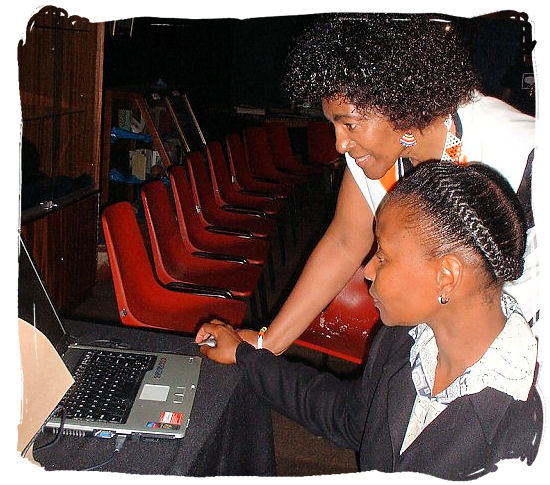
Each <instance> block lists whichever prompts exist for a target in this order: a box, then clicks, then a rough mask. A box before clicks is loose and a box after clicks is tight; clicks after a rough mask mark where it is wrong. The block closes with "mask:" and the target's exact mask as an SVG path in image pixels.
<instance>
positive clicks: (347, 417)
mask: <svg viewBox="0 0 550 485" xmlns="http://www.w3.org/2000/svg"><path fill="white" fill-rule="evenodd" d="M199 333H200V334H201V335H202V337H206V336H212V337H214V338H215V340H216V346H215V347H208V346H203V347H201V353H202V354H204V355H206V356H207V357H208V358H210V359H213V360H215V361H217V362H220V363H222V364H235V363H236V364H237V365H238V366H239V367H240V368H241V369H242V370H243V371H244V372H245V373H246V375H247V378H248V379H249V381H250V383H251V384H252V387H253V388H254V390H255V391H256V392H257V393H258V395H259V396H261V397H262V398H263V399H264V400H265V401H266V402H268V403H269V405H270V406H272V407H273V408H274V409H276V410H278V411H279V412H281V413H282V414H284V415H285V416H287V417H289V418H290V419H293V420H295V421H297V422H299V423H301V424H302V425H303V426H305V427H307V428H308V429H309V430H311V431H312V432H313V433H315V434H317V435H320V436H323V437H325V438H326V439H328V440H330V441H332V442H333V443H335V444H337V445H338V446H342V447H346V448H351V449H354V450H358V449H359V446H360V443H361V437H362V434H363V429H364V424H365V416H366V412H367V406H366V405H365V403H364V402H363V393H362V379H358V380H340V379H338V378H337V377H335V376H333V375H331V374H328V373H322V372H319V371H318V370H316V369H314V368H312V367H308V366H307V365H304V364H301V363H296V362H288V361H287V360H286V359H284V358H283V357H277V356H275V355H273V354H272V353H271V352H269V351H267V350H256V349H255V348H254V347H252V346H251V345H249V344H248V343H246V342H243V341H242V340H241V338H240V337H239V334H238V333H237V332H236V331H235V329H233V328H232V327H231V326H230V325H229V324H224V323H222V322H220V321H218V320H213V321H212V322H211V323H206V324H204V325H203V326H202V327H201V329H200V331H199ZM202 337H201V338H202Z"/></svg>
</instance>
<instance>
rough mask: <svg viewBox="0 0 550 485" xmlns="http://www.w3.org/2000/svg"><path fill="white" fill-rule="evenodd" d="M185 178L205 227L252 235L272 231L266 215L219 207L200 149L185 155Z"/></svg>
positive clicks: (260, 236) (273, 222)
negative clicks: (186, 173) (187, 176)
mask: <svg viewBox="0 0 550 485" xmlns="http://www.w3.org/2000/svg"><path fill="white" fill-rule="evenodd" d="M185 161H186V163H187V168H188V171H189V179H190V181H191V188H192V190H193V199H194V201H195V207H197V208H200V210H197V213H198V215H199V218H200V219H201V220H202V222H203V225H204V226H205V227H207V228H209V230H216V229H215V228H217V230H218V231H220V232H223V228H227V229H229V230H234V231H242V232H244V233H250V234H252V236H254V237H259V238H264V239H266V238H268V237H269V235H270V234H271V232H272V231H273V228H274V225H275V221H274V220H273V219H268V218H267V215H266V214H263V213H261V212H260V211H256V213H253V212H252V210H251V211H250V212H248V213H245V212H244V211H243V212H239V213H237V212H230V211H226V210H223V209H222V208H220V207H219V206H218V205H217V204H216V201H215V199H214V189H213V187H212V180H211V177H210V173H209V172H208V168H207V166H206V162H205V160H204V158H203V156H202V154H201V153H200V152H191V153H189V154H188V155H187V157H185Z"/></svg>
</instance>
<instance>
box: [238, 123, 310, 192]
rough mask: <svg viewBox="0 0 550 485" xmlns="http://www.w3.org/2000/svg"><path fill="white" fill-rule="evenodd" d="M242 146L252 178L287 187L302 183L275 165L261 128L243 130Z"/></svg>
mask: <svg viewBox="0 0 550 485" xmlns="http://www.w3.org/2000/svg"><path fill="white" fill-rule="evenodd" d="M243 145H244V149H245V154H246V160H247V161H248V166H249V167H250V172H251V173H252V175H253V177H255V178H257V179H260V180H266V181H275V182H278V183H282V184H285V185H288V186H293V185H295V184H298V183H302V182H303V181H304V178H303V177H301V176H298V175H293V174H291V173H288V172H282V171H281V170H279V169H278V168H277V166H276V164H275V160H274V158H273V153H272V151H271V147H270V145H269V140H268V138H267V132H266V130H265V128H264V127H263V126H248V127H246V128H245V129H244V130H243Z"/></svg>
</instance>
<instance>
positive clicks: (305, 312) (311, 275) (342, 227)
mask: <svg viewBox="0 0 550 485" xmlns="http://www.w3.org/2000/svg"><path fill="white" fill-rule="evenodd" d="M373 219H374V218H373V214H372V211H371V209H370V207H369V206H368V204H367V202H366V200H365V198H364V196H363V194H362V193H361V191H360V190H359V187H358V186H357V184H356V183H355V181H354V179H353V176H352V175H351V173H350V171H349V170H348V169H346V171H345V174H344V178H343V180H342V184H341V187H340V192H339V194H338V202H337V204H336V211H335V214H334V218H333V220H332V222H331V224H330V226H329V227H328V229H327V231H326V232H325V234H324V235H323V237H322V238H321V240H320V241H319V243H318V244H317V246H316V247H315V249H314V250H313V252H312V253H311V255H310V257H309V259H308V261H307V263H306V265H305V266H304V269H303V271H302V274H301V275H300V278H299V279H298V281H297V282H296V285H295V286H294V289H293V290H292V292H291V293H290V295H289V296H288V298H287V300H286V302H285V303H284V305H283V306H282V308H281V310H280V311H279V313H278V314H277V316H276V317H275V318H274V319H273V321H272V322H271V324H270V325H269V327H268V329H267V332H266V334H265V337H264V342H263V346H264V348H266V349H269V350H270V351H271V352H273V353H274V354H281V353H282V352H284V351H285V350H286V349H287V348H288V347H289V346H290V345H291V344H292V342H294V340H296V339H297V338H298V337H299V336H300V335H301V334H302V333H303V332H304V330H305V329H306V328H307V327H308V325H309V324H310V323H311V322H312V320H313V319H314V318H315V317H316V316H317V315H318V314H319V313H320V312H321V311H322V310H323V309H324V308H325V307H326V306H327V305H328V304H329V303H330V302H331V301H332V299H333V298H334V297H335V296H336V295H337V294H338V293H339V292H340V290H341V289H342V288H343V287H344V286H345V285H346V283H347V282H348V281H349V280H350V279H351V277H352V276H353V274H354V273H355V271H356V270H357V268H358V267H359V265H360V264H361V263H362V261H363V259H364V258H365V256H366V255H367V253H368V252H369V250H370V249H371V246H372V243H373V240H374V234H373ZM240 335H241V337H242V338H243V339H245V340H246V341H248V342H249V343H250V344H252V345H256V343H257V334H256V333H255V332H252V331H246V330H243V331H241V332H240Z"/></svg>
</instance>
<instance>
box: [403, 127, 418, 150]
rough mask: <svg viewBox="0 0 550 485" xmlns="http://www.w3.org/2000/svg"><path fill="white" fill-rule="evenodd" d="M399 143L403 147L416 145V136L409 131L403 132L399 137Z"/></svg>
mask: <svg viewBox="0 0 550 485" xmlns="http://www.w3.org/2000/svg"><path fill="white" fill-rule="evenodd" d="M399 143H401V145H403V146H404V147H413V146H415V145H416V138H415V137H414V135H413V134H412V133H411V132H410V131H409V132H407V133H404V134H403V136H402V137H401V138H399Z"/></svg>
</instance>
